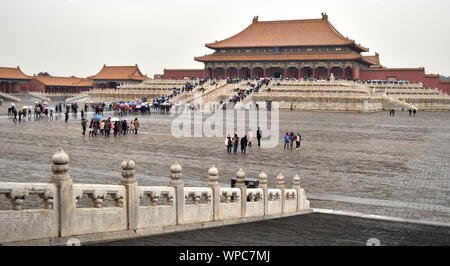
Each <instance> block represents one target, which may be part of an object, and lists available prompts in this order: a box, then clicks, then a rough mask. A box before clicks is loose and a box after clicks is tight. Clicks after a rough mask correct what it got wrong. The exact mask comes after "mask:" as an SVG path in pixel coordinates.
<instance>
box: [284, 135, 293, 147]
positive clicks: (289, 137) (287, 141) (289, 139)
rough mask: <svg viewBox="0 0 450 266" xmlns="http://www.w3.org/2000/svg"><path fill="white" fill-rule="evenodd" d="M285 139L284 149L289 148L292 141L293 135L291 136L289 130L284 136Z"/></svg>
mask: <svg viewBox="0 0 450 266" xmlns="http://www.w3.org/2000/svg"><path fill="white" fill-rule="evenodd" d="M283 139H284V150H286V149H287V150H289V142H290V141H291V136H289V132H286V135H284V137H283Z"/></svg>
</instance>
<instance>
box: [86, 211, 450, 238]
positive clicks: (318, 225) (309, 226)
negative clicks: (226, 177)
mask: <svg viewBox="0 0 450 266" xmlns="http://www.w3.org/2000/svg"><path fill="white" fill-rule="evenodd" d="M369 239H370V241H369ZM375 239H376V240H375ZM374 240H375V241H374ZM368 242H369V243H377V244H378V245H381V246H448V245H450V228H449V227H443V226H433V225H423V224H415V223H405V222H395V221H386V220H376V219H367V218H362V217H352V216H344V215H332V214H322V213H312V214H306V215H298V216H292V217H285V218H279V219H273V220H267V221H260V222H253V223H246V224H237V225H229V226H221V227H216V228H208V229H201V230H195V231H189V232H178V233H171V234H164V235H154V236H148V237H140V238H134V239H123V240H116V241H106V242H100V243H91V244H88V245H98V246H161V245H164V246H366V245H368Z"/></svg>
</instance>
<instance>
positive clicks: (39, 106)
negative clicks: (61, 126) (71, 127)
mask: <svg viewBox="0 0 450 266" xmlns="http://www.w3.org/2000/svg"><path fill="white" fill-rule="evenodd" d="M33 113H34V118H35V119H40V118H41V117H42V116H45V117H46V118H48V119H50V120H52V119H53V108H49V107H48V103H46V102H42V103H40V102H36V103H35V105H34V107H33V106H22V108H21V109H17V108H16V106H15V105H14V104H13V103H11V105H10V107H9V108H8V116H12V117H13V121H14V122H17V121H19V122H22V117H23V118H24V119H25V118H26V117H27V116H28V119H31V117H32V115H33Z"/></svg>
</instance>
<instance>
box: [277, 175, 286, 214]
mask: <svg viewBox="0 0 450 266" xmlns="http://www.w3.org/2000/svg"><path fill="white" fill-rule="evenodd" d="M277 188H278V189H280V190H281V213H283V212H284V204H285V201H286V194H285V187H284V176H283V175H282V174H281V173H280V174H278V176H277Z"/></svg>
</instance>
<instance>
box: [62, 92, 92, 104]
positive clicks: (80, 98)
mask: <svg viewBox="0 0 450 266" xmlns="http://www.w3.org/2000/svg"><path fill="white" fill-rule="evenodd" d="M87 98H89V95H88V94H87V93H82V94H80V95H77V96H74V97H70V98H67V99H66V102H68V103H72V102H76V101H79V100H83V99H87Z"/></svg>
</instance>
